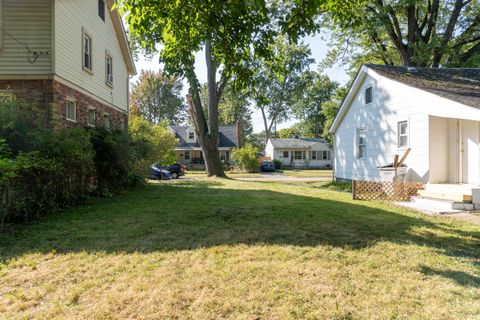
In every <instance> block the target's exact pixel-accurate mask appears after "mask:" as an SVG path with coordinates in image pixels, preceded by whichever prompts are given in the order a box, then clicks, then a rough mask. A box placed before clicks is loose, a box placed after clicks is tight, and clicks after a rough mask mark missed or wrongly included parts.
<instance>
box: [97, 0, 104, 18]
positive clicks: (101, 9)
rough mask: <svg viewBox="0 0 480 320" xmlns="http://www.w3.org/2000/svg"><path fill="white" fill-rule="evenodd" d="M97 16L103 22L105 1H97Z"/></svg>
mask: <svg viewBox="0 0 480 320" xmlns="http://www.w3.org/2000/svg"><path fill="white" fill-rule="evenodd" d="M98 16H99V17H100V18H101V19H102V20H103V21H105V0H98Z"/></svg>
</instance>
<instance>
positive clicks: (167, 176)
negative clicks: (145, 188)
mask: <svg viewBox="0 0 480 320" xmlns="http://www.w3.org/2000/svg"><path fill="white" fill-rule="evenodd" d="M150 168H152V173H151V174H150V179H152V180H171V179H172V174H171V173H170V171H168V170H165V169H163V168H162V166H161V165H159V164H158V163H154V164H152V166H151V167H150Z"/></svg>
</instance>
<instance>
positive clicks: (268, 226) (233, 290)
mask: <svg viewBox="0 0 480 320" xmlns="http://www.w3.org/2000/svg"><path fill="white" fill-rule="evenodd" d="M0 256H1V258H2V259H1V260H0V261H1V262H0V317H3V318H6V319H27V318H28V319H30V318H36V319H53V318H58V319H125V318H129V319H479V318H480V303H479V301H480V228H479V227H478V226H473V225H467V224H463V223H461V222H457V221H452V220H448V219H447V218H441V217H440V218H431V217H427V216H423V215H419V214H416V213H413V212H411V211H408V210H407V209H401V208H396V207H393V206H390V205H388V204H382V203H375V202H354V201H352V200H351V199H350V195H349V194H348V193H342V192H336V191H331V190H327V189H324V188H322V186H321V185H320V184H318V183H316V184H299V185H294V184H291V183H289V184H281V183H261V182H242V181H234V180H225V181H222V180H208V179H203V180H202V179H199V180H195V181H185V182H180V181H175V182H166V183H163V182H159V183H156V184H150V185H148V186H146V187H142V188H140V189H138V190H135V191H132V192H129V193H126V194H123V195H120V196H118V197H115V198H113V199H104V200H101V201H98V202H96V203H93V204H90V205H86V206H83V207H80V208H76V209H73V210H69V211H66V212H64V213H63V214H61V215H57V216H52V217H49V218H47V219H45V220H42V221H38V222H35V223H32V224H30V225H27V226H23V227H19V228H18V229H12V230H10V231H8V232H7V233H4V234H1V235H0Z"/></svg>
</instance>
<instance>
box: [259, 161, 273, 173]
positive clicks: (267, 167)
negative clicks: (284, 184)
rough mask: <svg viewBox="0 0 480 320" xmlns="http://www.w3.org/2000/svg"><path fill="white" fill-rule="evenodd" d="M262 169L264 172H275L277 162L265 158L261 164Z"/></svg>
mask: <svg viewBox="0 0 480 320" xmlns="http://www.w3.org/2000/svg"><path fill="white" fill-rule="evenodd" d="M260 171H262V172H274V171H275V164H274V163H273V161H270V160H263V161H262V164H261V165H260Z"/></svg>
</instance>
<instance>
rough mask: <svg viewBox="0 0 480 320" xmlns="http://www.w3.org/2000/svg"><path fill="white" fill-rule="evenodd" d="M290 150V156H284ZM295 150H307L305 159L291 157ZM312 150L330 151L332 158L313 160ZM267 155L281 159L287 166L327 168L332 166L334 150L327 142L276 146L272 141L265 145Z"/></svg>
mask: <svg viewBox="0 0 480 320" xmlns="http://www.w3.org/2000/svg"><path fill="white" fill-rule="evenodd" d="M284 151H288V154H289V157H288V158H284V157H283V152H284ZM295 151H305V157H306V159H305V160H295V159H294V160H293V161H292V159H291V157H292V153H293V152H295ZM310 151H330V160H312V159H311V158H310ZM265 155H266V156H267V157H270V159H272V160H273V159H276V160H280V161H281V162H282V164H283V165H285V166H294V167H299V168H326V167H331V166H332V163H333V161H332V157H333V152H332V150H331V148H330V146H329V145H328V144H327V143H316V144H314V145H313V146H312V147H310V148H296V149H295V148H288V149H285V148H275V147H274V146H273V144H272V143H271V141H270V140H269V141H268V142H267V145H266V147H265Z"/></svg>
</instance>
